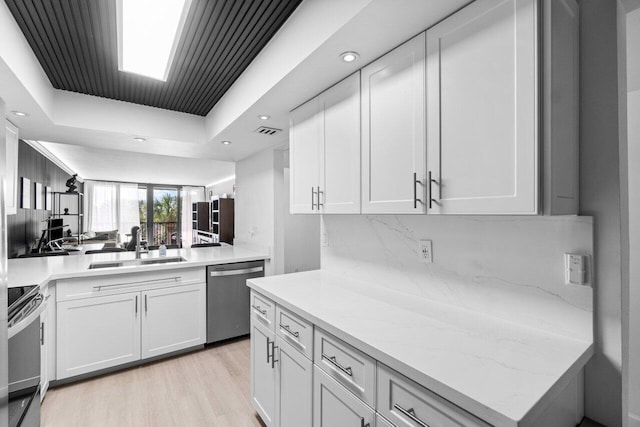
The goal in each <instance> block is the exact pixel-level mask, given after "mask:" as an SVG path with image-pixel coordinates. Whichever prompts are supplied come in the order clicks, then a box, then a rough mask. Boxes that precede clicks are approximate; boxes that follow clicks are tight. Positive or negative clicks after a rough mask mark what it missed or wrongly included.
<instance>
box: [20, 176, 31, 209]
mask: <svg viewBox="0 0 640 427" xmlns="http://www.w3.org/2000/svg"><path fill="white" fill-rule="evenodd" d="M20 186H21V190H22V191H21V195H22V198H21V199H20V207H21V208H22V209H31V180H30V179H29V178H25V177H21V178H20Z"/></svg>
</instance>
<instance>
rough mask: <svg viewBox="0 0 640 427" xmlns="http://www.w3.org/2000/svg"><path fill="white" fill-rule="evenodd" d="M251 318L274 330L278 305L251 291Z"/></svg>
mask: <svg viewBox="0 0 640 427" xmlns="http://www.w3.org/2000/svg"><path fill="white" fill-rule="evenodd" d="M251 316H252V317H253V318H255V319H257V320H259V321H261V322H262V324H264V325H265V326H267V327H268V328H269V329H271V330H274V326H273V324H274V322H275V318H276V305H275V303H274V302H273V301H271V300H270V299H269V298H267V297H264V296H262V295H260V294H257V293H255V292H254V291H251Z"/></svg>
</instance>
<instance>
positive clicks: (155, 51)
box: [116, 0, 191, 81]
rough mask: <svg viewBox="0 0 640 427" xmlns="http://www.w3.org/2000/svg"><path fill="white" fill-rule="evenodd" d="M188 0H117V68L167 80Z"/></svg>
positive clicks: (188, 3)
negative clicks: (159, 0)
mask: <svg viewBox="0 0 640 427" xmlns="http://www.w3.org/2000/svg"><path fill="white" fill-rule="evenodd" d="M190 5H191V0H164V1H162V2H158V1H157V0H118V1H117V2H116V7H117V17H118V19H117V29H118V69H119V70H120V71H126V72H130V73H135V74H140V75H143V76H146V77H151V78H154V79H157V80H162V81H166V80H167V77H168V76H169V69H170V68H171V63H172V62H173V58H174V55H175V52H176V48H177V46H178V41H179V40H180V35H181V33H182V29H183V28H184V22H185V20H186V18H187V13H188V11H189V6H190Z"/></svg>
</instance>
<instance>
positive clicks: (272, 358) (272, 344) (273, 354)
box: [267, 337, 278, 369]
mask: <svg viewBox="0 0 640 427" xmlns="http://www.w3.org/2000/svg"><path fill="white" fill-rule="evenodd" d="M269 347H271V351H269ZM276 348H278V346H277V345H276V342H275V340H274V341H271V340H270V339H269V337H267V363H269V361H271V369H273V368H274V367H275V366H276V362H277V360H276Z"/></svg>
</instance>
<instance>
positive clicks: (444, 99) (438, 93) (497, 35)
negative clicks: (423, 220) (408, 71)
mask: <svg viewBox="0 0 640 427" xmlns="http://www.w3.org/2000/svg"><path fill="white" fill-rule="evenodd" d="M537 57H538V43H537V10H536V0H478V1H476V2H474V3H472V4H471V5H469V6H467V7H466V8H465V9H462V10H461V11H460V12H458V13H456V14H454V15H452V16H451V17H449V18H448V19H446V20H445V21H443V22H441V23H440V24H438V25H436V26H434V27H432V28H430V29H429V30H428V31H427V94H428V101H427V123H428V138H427V139H428V153H427V159H428V171H429V172H430V173H431V177H432V180H433V181H432V182H431V183H430V185H428V186H430V187H431V189H432V193H431V194H429V196H430V198H431V199H433V200H432V202H431V204H430V205H431V207H430V209H429V213H456V214H457V213H460V214H536V213H537V211H538V101H537V95H538V84H537V81H538V72H537V70H538V63H537Z"/></svg>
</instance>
